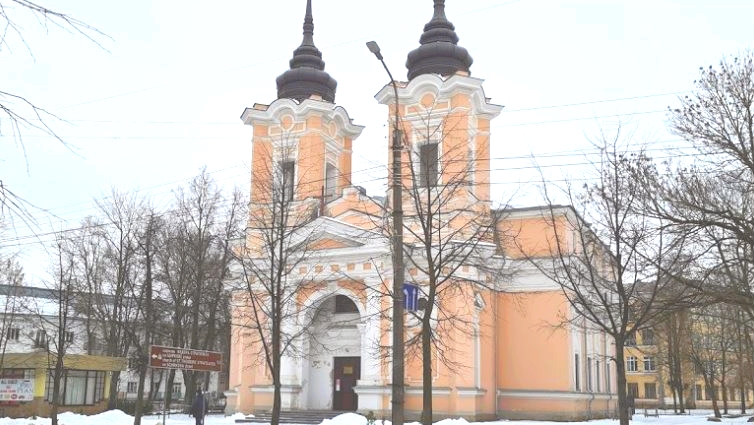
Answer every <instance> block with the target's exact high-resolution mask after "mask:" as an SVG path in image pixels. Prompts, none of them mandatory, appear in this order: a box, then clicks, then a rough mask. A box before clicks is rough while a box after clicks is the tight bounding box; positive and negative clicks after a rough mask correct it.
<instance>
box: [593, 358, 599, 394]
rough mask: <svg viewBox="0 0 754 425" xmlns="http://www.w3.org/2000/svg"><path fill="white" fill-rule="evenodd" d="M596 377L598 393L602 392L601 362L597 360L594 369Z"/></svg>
mask: <svg viewBox="0 0 754 425" xmlns="http://www.w3.org/2000/svg"><path fill="white" fill-rule="evenodd" d="M594 372H595V377H596V378H597V392H600V361H599V360H597V364H596V365H595V368H594Z"/></svg>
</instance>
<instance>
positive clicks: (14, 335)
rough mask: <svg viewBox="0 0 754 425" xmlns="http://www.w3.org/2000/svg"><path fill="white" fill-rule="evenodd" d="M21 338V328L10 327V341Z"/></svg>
mask: <svg viewBox="0 0 754 425" xmlns="http://www.w3.org/2000/svg"><path fill="white" fill-rule="evenodd" d="M19 338H21V328H9V329H8V340H9V341H18V339H19Z"/></svg>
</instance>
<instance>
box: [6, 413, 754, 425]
mask: <svg viewBox="0 0 754 425" xmlns="http://www.w3.org/2000/svg"><path fill="white" fill-rule="evenodd" d="M709 413H710V412H698V413H695V414H693V415H682V416H675V415H667V416H666V415H662V416H660V417H659V418H654V417H649V418H645V417H644V415H641V414H637V415H634V418H633V420H632V424H633V425H704V424H710V423H714V422H707V417H708V416H709ZM238 418H243V415H240V414H238V415H235V416H222V415H208V416H207V418H206V419H205V421H204V424H205V425H231V424H235V423H236V422H235V420H236V419H238ZM747 419H749V416H748V415H747V416H742V417H740V418H723V423H725V424H744V423H745V422H746V421H747ZM133 420H134V419H133V416H129V415H127V414H125V413H123V412H121V411H119V410H114V411H109V412H105V413H101V414H99V415H94V416H82V415H77V414H74V413H63V414H61V415H59V416H58V423H59V424H61V425H132V424H133ZM162 421H163V419H162V417H160V416H145V417H144V418H142V422H141V423H142V424H143V425H161V424H162V423H163V422H162ZM366 423H367V420H366V418H364V417H363V416H360V415H356V414H353V413H347V414H344V415H340V416H338V417H336V418H334V419H332V420H325V421H323V422H322V424H321V425H366ZM617 423H618V421H617V420H611V419H605V420H597V421H590V422H570V423H565V422H536V421H515V422H511V421H498V422H466V421H465V420H463V419H446V420H443V421H440V422H437V423H436V425H474V424H480V425H481V424H483V425H503V424H505V425H587V424H588V425H616V424H617ZM389 424H390V422H389V421H385V424H384V425H389ZM0 425H50V419H48V418H27V419H9V418H0ZM165 425H194V418H192V417H190V416H188V415H182V414H180V415H171V416H170V417H168V418H166V420H165ZM375 425H383V424H382V421H377V422H376V423H375ZM407 425H418V424H417V423H416V422H411V423H407Z"/></svg>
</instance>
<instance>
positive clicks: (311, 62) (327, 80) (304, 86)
mask: <svg viewBox="0 0 754 425" xmlns="http://www.w3.org/2000/svg"><path fill="white" fill-rule="evenodd" d="M289 64H290V67H291V68H290V69H289V70H287V71H285V72H284V73H282V74H281V75H280V76H279V77H278V78H277V80H276V82H277V88H278V99H281V98H289V99H296V100H298V101H299V102H301V101H303V100H304V99H308V98H309V97H311V96H312V95H318V96H321V97H322V99H323V100H326V101H328V102H335V89H336V87H337V85H338V83H337V82H336V81H335V79H333V78H332V77H331V76H330V74H328V73H327V72H325V62H324V61H323V60H322V52H320V51H319V49H317V46H315V45H314V19H313V18H312V0H307V1H306V15H305V16H304V39H303V40H302V41H301V45H300V46H298V48H296V50H294V51H293V58H291V60H290V62H289Z"/></svg>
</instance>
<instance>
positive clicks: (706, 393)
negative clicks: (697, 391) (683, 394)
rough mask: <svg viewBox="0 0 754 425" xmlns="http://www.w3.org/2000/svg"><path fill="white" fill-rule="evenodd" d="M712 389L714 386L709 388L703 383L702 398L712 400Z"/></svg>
mask: <svg viewBox="0 0 754 425" xmlns="http://www.w3.org/2000/svg"><path fill="white" fill-rule="evenodd" d="M714 390H715V389H714V388H710V387H708V386H706V385H705V387H704V398H705V399H706V400H712V394H713V391H714Z"/></svg>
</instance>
